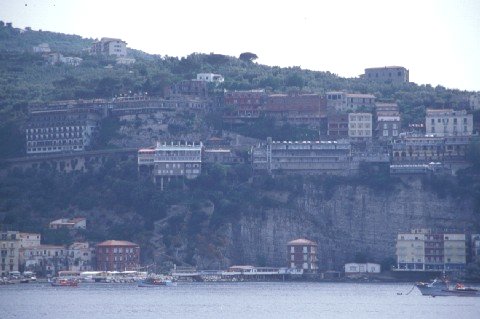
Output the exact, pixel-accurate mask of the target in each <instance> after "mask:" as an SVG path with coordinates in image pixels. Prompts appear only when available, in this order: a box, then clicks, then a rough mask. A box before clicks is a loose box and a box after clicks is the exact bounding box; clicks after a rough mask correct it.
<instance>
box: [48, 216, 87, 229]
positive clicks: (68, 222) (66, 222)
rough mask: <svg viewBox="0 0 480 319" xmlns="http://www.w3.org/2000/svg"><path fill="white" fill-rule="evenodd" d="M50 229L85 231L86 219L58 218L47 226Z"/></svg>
mask: <svg viewBox="0 0 480 319" xmlns="http://www.w3.org/2000/svg"><path fill="white" fill-rule="evenodd" d="M48 227H49V228H50V229H60V228H66V229H86V228H87V219H86V218H84V217H78V218H60V219H56V220H54V221H51V222H50V224H49V225H48Z"/></svg>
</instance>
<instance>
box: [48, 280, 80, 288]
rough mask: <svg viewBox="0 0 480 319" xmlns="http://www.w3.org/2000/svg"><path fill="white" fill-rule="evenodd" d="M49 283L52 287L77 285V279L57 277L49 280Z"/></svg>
mask: <svg viewBox="0 0 480 319" xmlns="http://www.w3.org/2000/svg"><path fill="white" fill-rule="evenodd" d="M51 285H52V286H54V287H77V286H78V281H77V280H75V279H69V278H59V279H55V280H53V281H52V282H51Z"/></svg>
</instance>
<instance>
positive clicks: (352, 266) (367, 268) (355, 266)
mask: <svg viewBox="0 0 480 319" xmlns="http://www.w3.org/2000/svg"><path fill="white" fill-rule="evenodd" d="M344 270H345V275H352V274H368V273H370V274H379V273H380V272H381V266H380V265H379V264H375V263H347V264H345V266H344Z"/></svg>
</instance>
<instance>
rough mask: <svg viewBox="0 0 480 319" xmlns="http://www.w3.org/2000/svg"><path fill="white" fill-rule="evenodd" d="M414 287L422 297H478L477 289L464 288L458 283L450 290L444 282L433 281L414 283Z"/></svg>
mask: <svg viewBox="0 0 480 319" xmlns="http://www.w3.org/2000/svg"><path fill="white" fill-rule="evenodd" d="M415 286H416V287H417V288H418V290H420V292H421V293H422V295H423V296H432V297H437V296H458V297H480V291H479V290H478V289H475V288H471V287H465V286H464V285H463V284H460V283H458V284H456V285H455V287H453V288H451V287H450V285H449V284H448V281H446V280H439V279H435V280H433V281H432V282H430V283H423V282H419V283H416V284H415Z"/></svg>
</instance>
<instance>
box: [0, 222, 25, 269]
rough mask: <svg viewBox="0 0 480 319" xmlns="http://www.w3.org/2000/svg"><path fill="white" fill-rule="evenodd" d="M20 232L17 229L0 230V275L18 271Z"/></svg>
mask: <svg viewBox="0 0 480 319" xmlns="http://www.w3.org/2000/svg"><path fill="white" fill-rule="evenodd" d="M19 248H20V233H19V232H18V231H1V232H0V274H1V276H0V277H6V276H7V275H8V274H9V273H11V272H17V271H18V260H19Z"/></svg>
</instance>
